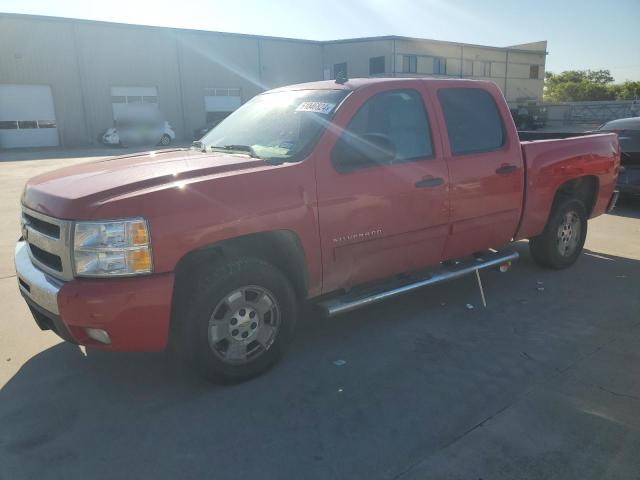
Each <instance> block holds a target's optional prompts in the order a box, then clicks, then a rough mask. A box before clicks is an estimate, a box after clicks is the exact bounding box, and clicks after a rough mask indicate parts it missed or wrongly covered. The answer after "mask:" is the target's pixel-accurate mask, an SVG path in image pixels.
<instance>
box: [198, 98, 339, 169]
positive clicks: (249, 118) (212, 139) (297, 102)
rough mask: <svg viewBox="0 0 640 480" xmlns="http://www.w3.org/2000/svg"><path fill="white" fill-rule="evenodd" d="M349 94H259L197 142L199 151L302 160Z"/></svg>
mask: <svg viewBox="0 0 640 480" xmlns="http://www.w3.org/2000/svg"><path fill="white" fill-rule="evenodd" d="M348 93H349V92H348V91H346V90H290V91H284V92H275V93H266V94H263V95H258V96H257V97H254V98H253V99H252V100H251V101H249V102H247V103H246V104H245V105H243V106H242V107H240V108H239V109H238V110H236V111H235V112H233V113H232V114H231V115H230V116H229V117H227V118H226V119H224V120H223V121H222V122H221V123H220V124H218V125H217V126H216V127H215V128H214V129H213V130H211V131H210V132H209V133H208V134H206V135H205V136H204V137H203V138H202V139H201V140H200V142H201V143H202V149H203V150H206V151H215V150H230V151H244V152H250V153H251V154H252V155H255V156H257V157H260V158H264V159H274V160H282V161H297V160H301V159H302V158H303V157H304V156H305V155H306V154H307V153H308V152H309V150H310V149H311V148H312V147H313V145H314V144H315V142H316V141H317V140H318V138H319V137H320V134H321V133H322V132H323V131H324V129H325V127H326V125H327V124H328V120H330V119H331V118H332V116H333V114H334V112H335V109H336V107H337V106H338V104H339V103H340V102H341V101H342V99H343V98H344V97H345V96H346V95H347V94H348Z"/></svg>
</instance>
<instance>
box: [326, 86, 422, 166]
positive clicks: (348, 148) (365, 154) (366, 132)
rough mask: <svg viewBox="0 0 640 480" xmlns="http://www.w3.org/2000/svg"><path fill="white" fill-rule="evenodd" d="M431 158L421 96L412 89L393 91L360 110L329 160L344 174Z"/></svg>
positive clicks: (381, 95) (385, 93) (373, 99)
mask: <svg viewBox="0 0 640 480" xmlns="http://www.w3.org/2000/svg"><path fill="white" fill-rule="evenodd" d="M432 155H433V146H432V142H431V134H430V129H429V121H428V118H427V112H426V110H425V106H424V103H423V101H422V97H421V96H420V94H419V93H418V92H417V91H415V90H393V91H389V92H383V93H379V94H377V95H375V96H373V97H371V98H370V99H369V100H367V102H366V103H365V104H364V105H363V106H362V107H360V109H359V110H358V111H357V112H356V114H355V115H354V116H353V118H352V119H351V121H350V122H349V124H348V125H347V127H346V129H345V131H344V132H343V134H342V135H341V137H340V140H339V141H338V143H337V144H336V146H335V147H334V150H333V152H332V161H333V163H334V165H335V166H336V168H337V169H338V170H339V171H346V170H353V169H357V168H365V167H372V166H377V165H380V164H392V163H398V162H405V161H413V160H421V159H425V158H429V157H431V156H432Z"/></svg>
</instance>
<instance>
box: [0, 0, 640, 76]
mask: <svg viewBox="0 0 640 480" xmlns="http://www.w3.org/2000/svg"><path fill="white" fill-rule="evenodd" d="M0 12H11V13H28V14H34V15H50V16H56V17H71V18H83V19H90V20H102V21H112V22H123V23H135V24H143V25H157V26H165V27H178V28H195V29H201V30H215V31H224V32H237V33H248V34H256V35H271V36H278V37H291V38H305V39H311V40H331V39H339V38H353V37H369V36H379V35H404V36H411V37H421V38H430V39H436V40H447V41H454V42H463V43H474V44H480V45H491V46H498V47H502V46H508V45H513V44H518V43H526V42H534V41H539V40H547V41H548V42H549V43H548V46H547V50H548V52H549V55H548V57H547V70H548V71H552V72H556V73H559V72H561V71H564V70H576V69H592V70H599V69H608V70H610V71H611V74H612V75H613V76H614V78H615V80H616V82H622V81H624V80H627V79H628V80H640V0H597V1H592V0H582V1H574V0H555V1H551V0H531V1H530V0H494V1H474V0H456V1H445V0H342V1H341V0H322V1H311V0H263V1H259V0H233V1H230V0H226V1H218V0H181V1H179V2H161V1H158V0H156V1H135V0H103V1H96V0H93V1H91V0H57V1H52V0H0ZM1 36H2V32H1V31H0V40H1Z"/></svg>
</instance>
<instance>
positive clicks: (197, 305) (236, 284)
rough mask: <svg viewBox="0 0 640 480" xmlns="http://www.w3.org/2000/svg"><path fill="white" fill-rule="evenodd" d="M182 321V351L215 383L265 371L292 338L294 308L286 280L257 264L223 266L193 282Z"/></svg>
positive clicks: (239, 261) (242, 262) (239, 262)
mask: <svg viewBox="0 0 640 480" xmlns="http://www.w3.org/2000/svg"><path fill="white" fill-rule="evenodd" d="M198 283H199V285H198V287H197V288H196V289H195V291H194V293H193V295H192V297H191V299H190V301H189V302H188V304H187V305H188V307H189V308H188V309H187V312H186V317H185V318H183V319H182V320H183V321H184V324H183V327H184V335H183V336H182V337H183V338H182V342H181V343H182V349H183V351H184V352H186V353H187V356H188V358H189V359H190V360H191V362H192V363H193V365H194V366H195V367H196V369H197V370H198V371H199V372H200V373H201V374H202V375H203V376H205V377H206V378H208V379H210V380H214V381H239V380H244V379H248V378H251V377H253V376H256V375H259V374H261V373H262V372H264V371H266V370H267V369H269V368H270V367H271V366H272V365H273V364H274V363H275V362H276V361H277V360H278V359H279V358H280V356H281V355H282V353H283V352H284V350H285V347H286V345H287V344H288V342H289V340H290V339H291V337H292V334H293V330H294V326H295V321H296V314H297V304H296V298H295V293H294V290H293V288H292V286H291V284H290V282H289V281H288V280H287V278H286V277H285V276H284V275H283V274H282V273H281V272H280V271H279V270H278V269H276V268H275V267H274V266H273V265H271V264H269V263H267V262H264V261H262V260H259V259H256V258H241V259H236V260H232V261H228V262H227V263H225V264H224V265H222V266H220V267H218V268H217V269H216V270H215V271H214V272H212V273H211V274H210V275H208V276H205V277H204V278H202V279H201V281H199V282H198Z"/></svg>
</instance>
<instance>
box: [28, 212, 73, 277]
mask: <svg viewBox="0 0 640 480" xmlns="http://www.w3.org/2000/svg"><path fill="white" fill-rule="evenodd" d="M21 223H22V236H23V238H24V240H25V241H26V242H27V244H28V245H29V258H31V262H32V263H33V264H34V265H35V266H36V267H38V268H39V269H40V270H42V271H44V272H46V273H48V274H49V275H51V276H53V277H56V278H59V279H61V280H71V279H72V278H73V270H72V267H71V226H72V222H70V221H69V220H59V219H57V218H53V217H50V216H48V215H43V214H42V213H39V212H36V211H34V210H31V209H29V208H26V207H24V206H23V207H22V219H21Z"/></svg>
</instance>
